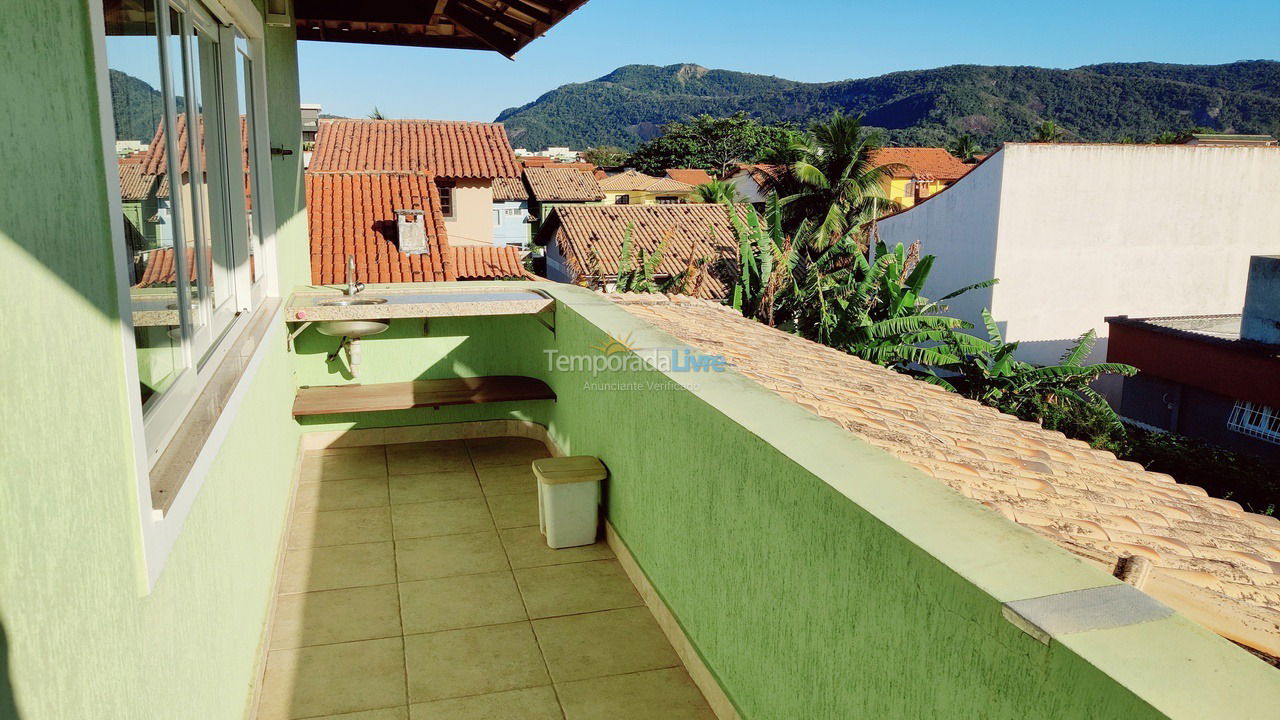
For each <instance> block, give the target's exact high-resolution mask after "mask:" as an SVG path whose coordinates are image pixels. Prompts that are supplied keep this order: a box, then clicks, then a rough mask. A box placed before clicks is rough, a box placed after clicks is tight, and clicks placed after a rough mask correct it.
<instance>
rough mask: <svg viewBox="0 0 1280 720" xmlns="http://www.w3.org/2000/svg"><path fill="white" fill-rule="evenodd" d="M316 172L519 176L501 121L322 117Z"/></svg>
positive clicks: (315, 154) (456, 177)
mask: <svg viewBox="0 0 1280 720" xmlns="http://www.w3.org/2000/svg"><path fill="white" fill-rule="evenodd" d="M308 169H309V170H311V171H312V172H349V171H366V170H372V171H393V172H430V173H432V174H434V175H435V176H436V177H437V178H440V179H444V180H492V179H493V178H498V177H519V176H520V166H519V164H518V163H517V162H516V156H515V153H513V152H512V151H511V142H510V141H509V140H507V132H506V130H504V129H503V127H502V124H501V123H480V122H452V121H443V120H321V121H320V131H319V133H317V135H316V145H315V150H314V151H313V152H312V155H311V164H310V166H309V167H308Z"/></svg>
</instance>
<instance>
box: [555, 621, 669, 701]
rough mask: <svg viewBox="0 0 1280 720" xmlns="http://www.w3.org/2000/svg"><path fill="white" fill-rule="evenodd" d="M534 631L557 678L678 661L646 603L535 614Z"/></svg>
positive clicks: (613, 672)
mask: <svg viewBox="0 0 1280 720" xmlns="http://www.w3.org/2000/svg"><path fill="white" fill-rule="evenodd" d="M533 632H534V634H536V635H537V636H538V645H539V647H541V648H542V655H543V657H545V658H546V659H547V668H548V669H549V670H550V671H551V679H552V680H553V681H554V682H558V683H562V682H568V681H571V680H585V679H587V678H593V677H602V676H604V675H621V674H623V673H633V672H640V671H643V670H657V669H659V668H667V667H675V666H677V665H679V664H680V658H679V656H677V655H676V653H675V650H672V649H671V644H670V643H668V642H667V638H666V636H665V635H663V634H662V629H661V628H659V627H658V622H657V621H656V620H654V619H653V616H652V615H650V614H649V609H648V608H646V607H634V608H625V609H622V610H605V611H603V612H595V613H586V614H584V615H566V616H565V617H557V618H547V619H545V620H535V621H534V623H533Z"/></svg>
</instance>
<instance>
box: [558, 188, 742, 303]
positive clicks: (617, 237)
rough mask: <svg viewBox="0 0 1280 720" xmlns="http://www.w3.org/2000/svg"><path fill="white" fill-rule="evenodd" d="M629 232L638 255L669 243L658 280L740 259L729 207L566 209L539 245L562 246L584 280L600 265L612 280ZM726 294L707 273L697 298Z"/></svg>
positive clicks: (571, 266) (568, 260) (614, 206)
mask: <svg viewBox="0 0 1280 720" xmlns="http://www.w3.org/2000/svg"><path fill="white" fill-rule="evenodd" d="M628 226H630V227H632V243H633V246H634V247H635V248H636V250H637V251H638V250H644V251H645V252H646V253H648V254H652V253H653V251H654V250H656V249H657V248H658V246H659V245H662V244H663V243H666V246H665V250H664V252H663V255H662V259H661V261H660V262H659V263H658V266H657V268H656V270H655V275H657V276H658V277H671V276H674V275H678V274H679V273H681V272H684V271H685V270H686V269H688V267H689V265H690V263H691V262H693V261H701V260H703V259H707V260H708V263H707V265H711V264H715V263H719V262H724V261H726V260H728V261H732V260H734V259H736V258H737V252H738V246H737V243H736V241H735V240H734V234H733V227H732V225H731V224H730V222H729V216H728V214H727V213H726V211H725V209H724V207H723V206H720V205H712V204H701V203H696V204H683V205H562V206H559V207H557V208H556V209H555V210H554V211H553V212H552V213H551V215H550V216H548V218H547V221H546V222H544V223H543V225H542V228H541V229H539V231H538V242H539V244H545V243H547V242H552V241H554V242H556V243H557V244H558V247H559V249H560V252H561V253H562V254H563V255H564V257H565V260H566V261H567V262H568V264H569V266H570V268H572V269H573V270H574V272H576V273H577V274H578V275H583V276H590V275H592V273H593V271H594V269H595V267H596V263H597V262H598V263H599V269H600V270H601V271H603V273H604V274H605V276H606V277H616V276H617V273H618V261H619V259H620V256H621V252H622V243H623V239H624V237H625V235H626V231H627V228H628ZM704 267H705V266H704ZM725 293H726V289H725V287H724V285H723V284H722V283H721V282H720V281H719V280H717V279H716V278H715V277H714V274H713V273H710V272H706V273H705V277H704V278H703V279H702V280H701V284H700V287H699V291H698V292H697V294H698V295H699V296H701V297H708V298H720V297H724V296H725Z"/></svg>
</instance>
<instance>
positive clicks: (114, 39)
mask: <svg viewBox="0 0 1280 720" xmlns="http://www.w3.org/2000/svg"><path fill="white" fill-rule="evenodd" d="M103 14H104V19H105V23H106V48H107V64H108V67H109V68H110V70H109V73H110V83H111V104H112V116H113V120H114V125H115V138H116V155H117V160H116V162H117V165H118V167H117V170H118V172H119V176H120V205H121V210H122V213H123V215H124V218H123V224H124V232H125V243H126V245H127V247H128V253H129V263H128V265H129V285H130V290H129V295H130V299H131V308H130V310H131V312H132V315H133V325H134V335H135V340H136V344H137V360H138V380H139V387H138V392H139V395H140V397H141V400H142V403H143V408H144V410H145V409H147V408H149V407H151V406H152V405H153V402H154V400H155V399H156V398H157V397H159V396H160V395H162V394H163V393H164V392H165V391H166V390H168V389H169V388H170V387H171V386H172V385H173V383H174V381H175V380H176V379H177V378H178V376H179V375H180V374H181V372H182V370H183V369H184V367H185V366H186V362H185V359H184V358H185V354H184V352H183V349H182V330H181V322H180V320H179V311H178V307H179V301H178V298H179V296H180V294H181V293H182V292H183V288H182V287H180V286H181V283H179V282H178V276H177V265H178V263H176V262H175V261H176V260H178V258H176V257H175V255H174V249H173V244H174V235H173V233H174V218H173V213H172V202H171V199H170V197H169V192H168V184H167V170H166V155H165V152H164V137H165V133H164V123H165V121H164V117H165V112H164V107H165V102H164V95H163V88H164V83H163V80H162V77H163V71H162V69H161V64H160V45H159V28H158V21H157V16H156V5H155V2H154V0H104V2H103ZM183 296H184V297H185V295H183Z"/></svg>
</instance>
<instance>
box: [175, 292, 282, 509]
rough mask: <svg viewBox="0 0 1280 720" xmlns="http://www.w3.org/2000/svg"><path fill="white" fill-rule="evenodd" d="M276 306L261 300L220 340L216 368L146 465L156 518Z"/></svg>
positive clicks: (241, 375) (242, 374)
mask: <svg viewBox="0 0 1280 720" xmlns="http://www.w3.org/2000/svg"><path fill="white" fill-rule="evenodd" d="M280 306H281V302H280V299H279V298H267V299H266V300H264V301H263V302H262V305H261V306H259V307H258V309H257V311H255V312H254V313H253V314H252V315H251V316H250V317H249V318H247V319H246V321H245V324H244V327H243V329H242V330H241V331H240V335H239V336H238V337H236V338H235V339H232V340H224V342H225V343H227V350H226V354H225V355H223V356H222V358H221V359H219V360H218V365H217V369H216V370H214V372H213V374H212V375H210V376H209V379H208V382H207V383H206V384H205V386H204V387H203V388H202V389H201V390H200V393H199V395H197V396H196V399H195V402H194V404H193V405H192V406H191V409H190V410H188V411H187V414H186V416H185V417H184V418H183V420H182V424H181V425H180V426H179V427H178V429H177V431H176V432H175V433H174V435H173V437H172V439H170V440H169V444H168V445H167V446H166V447H165V449H164V451H163V452H162V453H161V454H160V457H159V458H158V459H157V460H156V462H155V464H154V465H153V466H152V467H151V472H150V479H151V506H152V508H153V510H154V511H155V512H157V513H159V514H160V515H166V514H168V512H169V509H170V508H171V507H172V506H173V503H174V500H176V499H177V497H178V493H179V491H180V490H181V489H182V486H183V484H184V483H185V482H186V481H187V478H188V476H189V475H191V473H192V470H193V469H194V468H195V466H196V461H197V460H198V459H199V457H200V455H201V453H202V452H203V450H204V449H205V446H206V445H207V444H208V443H209V441H210V439H211V438H212V437H213V434H214V429H215V426H216V425H217V423H218V419H219V418H220V417H221V416H222V413H223V410H225V409H226V408H227V404H228V402H229V401H230V400H231V397H232V395H233V394H234V392H235V390H236V388H237V387H239V386H240V384H241V382H243V381H245V380H246V371H247V370H248V369H249V367H250V364H251V361H252V359H253V357H254V355H255V354H256V353H257V351H258V349H259V347H260V346H261V345H262V341H263V338H265V337H266V335H267V331H268V330H270V329H271V327H272V325H273V320H274V319H275V318H276V316H277V315H278V314H279V309H280Z"/></svg>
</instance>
